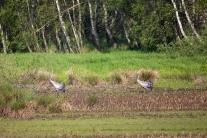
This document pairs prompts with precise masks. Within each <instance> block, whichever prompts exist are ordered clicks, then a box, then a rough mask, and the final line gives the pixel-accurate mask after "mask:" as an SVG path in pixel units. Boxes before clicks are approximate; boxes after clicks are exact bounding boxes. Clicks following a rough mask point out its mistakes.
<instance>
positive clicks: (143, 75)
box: [137, 69, 159, 82]
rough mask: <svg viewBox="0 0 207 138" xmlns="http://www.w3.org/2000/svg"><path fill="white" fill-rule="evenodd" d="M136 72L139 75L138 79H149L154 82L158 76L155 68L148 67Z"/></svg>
mask: <svg viewBox="0 0 207 138" xmlns="http://www.w3.org/2000/svg"><path fill="white" fill-rule="evenodd" d="M137 74H138V75H139V77H140V79H141V80H143V81H146V80H151V81H153V82H156V81H157V79H158V78H159V73H158V71H156V70H149V69H140V70H139V71H138V72H137Z"/></svg>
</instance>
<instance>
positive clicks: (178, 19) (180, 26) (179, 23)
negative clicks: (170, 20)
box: [171, 0, 188, 39]
mask: <svg viewBox="0 0 207 138" xmlns="http://www.w3.org/2000/svg"><path fill="white" fill-rule="evenodd" d="M171 1H172V4H173V7H174V9H175V13H176V18H177V22H178V25H179V28H180V31H181V33H182V35H183V36H184V38H185V39H188V37H187V36H186V34H185V32H184V30H183V26H182V23H181V21H180V17H179V14H178V9H177V6H176V3H175V1H174V0H171Z"/></svg>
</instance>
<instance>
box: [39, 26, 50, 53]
mask: <svg viewBox="0 0 207 138" xmlns="http://www.w3.org/2000/svg"><path fill="white" fill-rule="evenodd" d="M41 32H42V38H43V41H44V44H45V51H46V52H47V53H48V52H49V48H48V45H47V41H46V38H45V30H44V29H42V31H41Z"/></svg>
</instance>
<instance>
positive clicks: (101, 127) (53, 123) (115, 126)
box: [0, 111, 207, 138]
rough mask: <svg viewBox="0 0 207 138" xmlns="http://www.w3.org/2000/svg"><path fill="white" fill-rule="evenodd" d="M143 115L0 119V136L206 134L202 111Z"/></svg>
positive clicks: (206, 127)
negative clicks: (131, 116) (133, 116)
mask: <svg viewBox="0 0 207 138" xmlns="http://www.w3.org/2000/svg"><path fill="white" fill-rule="evenodd" d="M68 114H70V113H68ZM143 114H146V116H141V115H140V116H137V117H136V118H129V117H123V116H118V117H108V118H100V117H94V118H77V119H67V117H66V118H61V119H57V118H56V119H54V118H53V119H33V120H14V119H3V118H0V121H1V123H0V134H1V137H14V136H15V137H28V138H29V137H46V136H72V135H77V136H90V135H104V136H106V135H137V134H141V135H155V134H167V135H179V134H189V133H190V134H195V135H196V134H207V125H206V124H207V112H206V111H193V112H192V111H170V112H153V113H147V112H146V113H143ZM147 114H151V115H147ZM192 115H193V116H192ZM19 124H21V125H19Z"/></svg>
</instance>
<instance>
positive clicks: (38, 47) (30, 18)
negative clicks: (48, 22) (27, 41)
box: [27, 0, 40, 51]
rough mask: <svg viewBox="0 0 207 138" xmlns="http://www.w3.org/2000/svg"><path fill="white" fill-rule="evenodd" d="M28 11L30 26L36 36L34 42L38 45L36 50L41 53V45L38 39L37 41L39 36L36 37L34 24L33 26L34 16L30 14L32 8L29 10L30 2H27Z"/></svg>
mask: <svg viewBox="0 0 207 138" xmlns="http://www.w3.org/2000/svg"><path fill="white" fill-rule="evenodd" d="M27 10H28V14H29V20H30V24H31V27H32V33H33V35H34V41H35V45H36V50H37V51H40V45H39V43H38V39H37V36H36V33H35V28H34V24H33V21H32V16H31V14H30V8H29V2H28V0H27Z"/></svg>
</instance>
